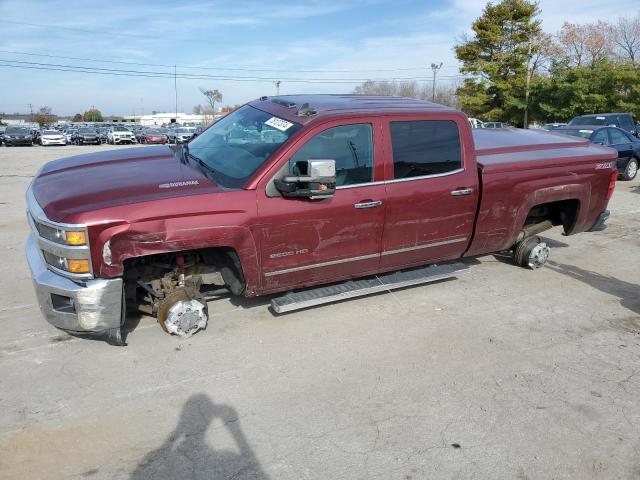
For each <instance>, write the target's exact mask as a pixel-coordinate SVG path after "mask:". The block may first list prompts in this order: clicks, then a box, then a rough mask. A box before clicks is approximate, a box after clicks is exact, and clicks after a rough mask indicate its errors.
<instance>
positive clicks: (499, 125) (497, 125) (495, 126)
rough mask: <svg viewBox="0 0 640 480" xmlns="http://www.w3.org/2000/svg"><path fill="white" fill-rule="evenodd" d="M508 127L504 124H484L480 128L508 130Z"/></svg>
mask: <svg viewBox="0 0 640 480" xmlns="http://www.w3.org/2000/svg"><path fill="white" fill-rule="evenodd" d="M510 126H511V125H509V124H508V123H506V122H484V124H483V126H482V128H508V127H510Z"/></svg>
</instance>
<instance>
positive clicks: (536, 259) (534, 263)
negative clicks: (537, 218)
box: [529, 242, 551, 268]
mask: <svg viewBox="0 0 640 480" xmlns="http://www.w3.org/2000/svg"><path fill="white" fill-rule="evenodd" d="M550 253H551V249H550V248H549V247H548V246H547V244H546V243H544V242H540V243H538V244H537V245H536V246H534V247H533V248H532V249H531V253H530V254H529V268H540V267H542V266H543V265H544V264H545V263H546V262H547V260H548V258H549V254H550Z"/></svg>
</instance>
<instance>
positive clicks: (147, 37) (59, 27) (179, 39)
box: [0, 19, 452, 47]
mask: <svg viewBox="0 0 640 480" xmlns="http://www.w3.org/2000/svg"><path fill="white" fill-rule="evenodd" d="M0 23H8V24H11V25H22V26H27V27H36V28H46V29H50V30H66V31H70V32H77V33H90V34H91V35H109V36H110V37H113V36H114V35H117V36H120V37H130V38H138V39H144V40H163V41H171V42H174V43H175V42H189V43H198V44H210V45H218V46H219V45H233V46H236V47H237V46H241V45H242V44H240V43H238V42H237V41H234V42H231V41H228V42H225V41H224V40H203V39H201V38H197V39H196V38H188V37H175V36H171V38H167V37H166V36H160V35H147V34H137V33H128V32H122V31H119V30H109V29H102V30H90V29H87V28H78V27H66V26H62V25H51V24H45V23H32V22H19V21H16V20H5V19H3V20H0ZM404 43H405V44H416V43H420V44H424V43H425V42H424V41H423V40H417V39H416V40H407V41H405V42H404ZM451 43H452V42H451V41H441V42H429V44H430V45H450V44H451ZM248 44H249V42H247V43H246V44H244V45H248ZM260 46H265V47H282V43H266V42H263V41H260Z"/></svg>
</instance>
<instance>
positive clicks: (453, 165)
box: [389, 120, 462, 180]
mask: <svg viewBox="0 0 640 480" xmlns="http://www.w3.org/2000/svg"><path fill="white" fill-rule="evenodd" d="M389 126H390V133H391V146H392V154H393V175H394V179H396V180H402V179H410V178H415V177H428V176H436V175H446V174H452V173H455V172H458V171H461V170H462V148H461V143H460V132H459V129H458V124H457V123H456V122H454V121H453V120H408V121H396V120H392V121H391V122H390V123H389Z"/></svg>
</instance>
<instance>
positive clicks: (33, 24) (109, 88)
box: [0, 0, 640, 115]
mask: <svg viewBox="0 0 640 480" xmlns="http://www.w3.org/2000/svg"><path fill="white" fill-rule="evenodd" d="M539 3H540V9H541V15H540V18H541V20H542V25H543V29H544V30H545V31H547V32H549V33H553V32H556V31H557V30H558V29H559V28H560V27H561V25H562V23H563V22H564V21H571V22H575V23H583V22H592V21H596V20H609V21H615V20H616V19H617V18H618V17H619V16H620V15H621V14H626V15H628V16H631V15H635V14H636V13H638V11H640V7H639V6H638V3H637V0H631V1H630V0H618V1H617V2H616V8H606V7H605V6H606V2H604V3H603V2H602V0H577V1H575V0H564V1H558V0H541V1H540V2H539ZM484 5H485V2H483V1H474V0H422V1H419V0H394V1H393V2H390V1H388V0H386V1H382V0H350V1H346V0H345V1H343V0H278V1H276V2H272V1H266V0H234V1H228V0H223V1H215V0H213V1H204V0H195V1H181V0H154V1H147V0H136V1H126V0H108V1H100V2H93V1H80V0H64V1H60V0H44V1H43V0H0V112H5V113H13V112H29V109H30V108H33V109H34V110H37V109H38V108H39V107H41V106H43V105H46V106H49V107H51V108H52V109H53V112H54V113H56V114H59V115H69V114H74V113H76V112H84V111H85V110H87V109H88V108H90V107H91V106H95V107H97V108H99V109H100V110H101V111H102V112H103V113H104V114H107V115H132V114H134V115H139V114H141V113H151V112H152V111H174V110H175V89H174V76H173V75H174V65H176V67H175V73H176V74H177V77H178V78H177V80H175V83H176V85H175V86H176V87H177V93H178V110H179V111H183V112H191V111H192V108H193V106H194V105H197V104H204V103H205V102H206V101H205V98H204V97H203V96H202V94H201V93H200V89H201V88H207V89H214V88H216V89H218V90H220V91H221V92H222V94H223V100H222V104H224V105H234V104H239V103H245V102H247V101H249V100H252V99H254V98H257V97H260V96H262V95H275V94H276V85H275V84H274V82H275V81H276V80H280V82H281V83H280V94H295V93H350V92H352V91H353V89H354V88H355V87H356V86H357V85H358V84H359V83H361V82H362V81H364V80H366V79H374V80H388V79H418V81H420V82H424V83H425V84H426V83H428V84H429V85H430V84H431V68H430V65H431V63H436V64H439V63H441V62H442V64H443V66H442V69H441V70H440V71H439V73H438V79H439V80H438V81H439V82H455V81H459V80H460V76H459V73H458V62H457V61H456V59H455V55H454V52H453V46H454V45H455V44H456V43H457V42H459V41H460V39H461V38H462V36H463V35H464V34H465V33H467V34H468V33H469V32H470V25H471V23H472V22H473V20H474V19H475V18H477V17H478V16H480V14H481V13H482V9H483V7H484ZM603 7H605V8H603ZM625 12H626V13H625ZM61 57H66V58H61ZM18 62H20V63H18ZM8 65H13V67H9V66H8ZM16 66H20V67H22V68H16ZM43 68H44V70H43ZM88 68H93V69H95V68H99V69H103V70H100V71H101V72H104V73H108V74H104V75H103V74H101V75H97V74H93V73H82V72H80V71H78V70H83V71H85V72H86V70H87V69H88ZM63 70H75V71H71V72H69V71H63ZM93 71H95V70H93ZM132 71H133V72H136V73H135V75H137V76H131V72H132ZM30 105H31V107H30Z"/></svg>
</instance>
